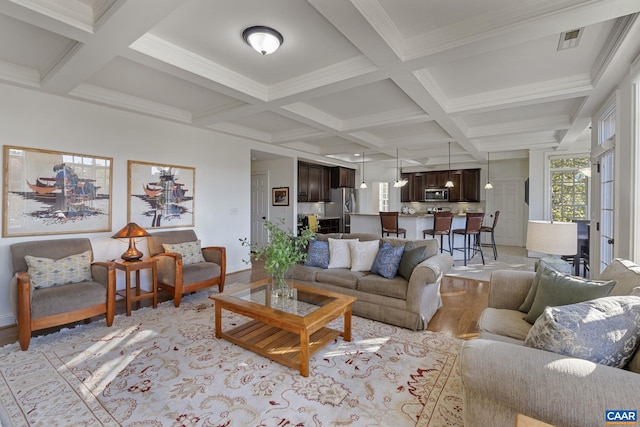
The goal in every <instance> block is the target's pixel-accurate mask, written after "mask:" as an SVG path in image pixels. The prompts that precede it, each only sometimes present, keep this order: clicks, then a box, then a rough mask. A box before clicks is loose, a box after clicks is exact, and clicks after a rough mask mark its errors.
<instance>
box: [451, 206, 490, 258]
mask: <svg viewBox="0 0 640 427" xmlns="http://www.w3.org/2000/svg"><path fill="white" fill-rule="evenodd" d="M482 220H484V212H467V222H466V223H465V226H464V229H462V228H458V229H455V230H453V231H452V232H453V234H454V241H455V235H456V234H459V235H461V236H463V238H464V246H463V247H462V248H453V249H454V250H456V251H464V265H467V250H469V254H470V255H471V250H473V251H474V254H475V251H476V250H478V251H480V256H482V265H484V253H483V252H482V245H481V244H480V238H479V237H480V227H482ZM471 236H473V246H471ZM469 258H473V255H471V256H470V257H469Z"/></svg>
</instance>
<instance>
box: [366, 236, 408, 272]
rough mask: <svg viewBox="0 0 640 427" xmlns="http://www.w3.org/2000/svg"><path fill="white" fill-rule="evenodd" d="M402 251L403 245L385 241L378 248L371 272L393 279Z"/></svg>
mask: <svg viewBox="0 0 640 427" xmlns="http://www.w3.org/2000/svg"><path fill="white" fill-rule="evenodd" d="M403 253H404V246H402V245H401V246H391V244H390V243H389V242H385V243H384V244H383V245H382V246H381V247H380V249H379V250H378V254H377V255H376V259H375V260H374V261H373V265H372V266H371V272H372V273H374V274H379V275H380V276H382V277H384V278H386V279H393V278H394V277H396V274H398V267H399V266H400V260H401V259H402V254H403Z"/></svg>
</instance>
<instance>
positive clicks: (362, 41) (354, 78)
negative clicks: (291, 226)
mask: <svg viewBox="0 0 640 427" xmlns="http://www.w3.org/2000/svg"><path fill="white" fill-rule="evenodd" d="M638 12H640V1H638V0H588V1H585V0H481V1H478V0H188V1H177V0H129V1H125V0H0V39H1V40H2V43H0V81H1V82H3V83H5V84H11V85H18V86H23V87H27V88H32V89H35V90H41V91H44V92H48V93H52V94H56V95H61V96H66V97H71V98H75V99H79V100H83V101H86V102H92V103H97V104H103V105H107V106H110V107H113V108H118V109H124V110H129V111H133V112H137V113H141V114H146V115H150V116H155V117H159V118H162V119H166V120H171V121H175V122H180V123H184V124H187V125H191V126H196V127H201V128H205V129H211V130H215V131H219V132H224V133H228V134H233V135H238V136H241V137H244V138H249V139H251V140H255V141H258V142H261V143H264V148H265V151H269V150H268V147H269V146H284V147H288V148H292V149H295V150H299V151H300V152H301V153H300V156H301V157H305V156H307V157H316V158H317V157H320V158H321V157H326V158H327V159H328V160H332V159H337V160H341V161H344V162H360V161H361V159H360V158H358V157H355V156H354V154H355V153H361V152H365V159H366V161H367V162H370V161H395V159H396V149H398V150H399V153H400V159H402V160H403V164H404V165H407V166H412V165H413V166H415V167H421V168H431V167H438V166H441V165H443V164H446V163H447V156H448V142H449V141H453V143H452V144H451V151H452V153H451V155H452V158H451V159H452V162H453V163H460V162H461V163H469V162H478V163H480V164H482V163H486V158H487V153H488V152H490V153H491V160H498V159H511V158H526V157H527V156H528V153H529V150H532V149H552V150H558V151H565V150H569V149H574V148H584V147H588V146H589V124H590V117H591V115H592V114H593V113H594V111H595V110H596V109H597V108H598V107H599V106H600V105H601V103H602V102H603V101H604V100H605V98H606V97H607V96H609V94H610V93H611V91H612V90H613V89H614V87H615V85H616V84H617V82H618V81H619V80H620V78H621V77H622V76H623V75H624V73H625V72H626V70H628V67H629V64H630V62H631V61H632V60H633V59H634V58H635V57H636V56H637V55H638V54H640V20H638V19H637V16H636V13H638ZM253 25H267V26H270V27H273V28H275V29H277V30H278V31H279V32H281V33H282V35H283V36H284V43H283V45H282V46H281V48H280V49H279V50H278V51H276V52H275V53H273V54H271V55H266V56H262V55H260V54H259V53H257V52H255V51H254V50H253V49H251V48H250V47H249V46H248V45H247V44H246V43H245V42H244V41H243V39H242V37H241V34H242V30H243V29H244V28H246V27H249V26H253ZM575 29H580V33H579V37H578V39H577V41H578V43H577V46H576V47H572V48H568V49H562V50H559V49H558V48H559V44H560V42H561V35H562V33H563V32H566V31H571V30H575ZM572 43H574V44H576V43H575V41H574V42H572ZM569 44H571V43H569ZM212 143H215V142H213V141H212Z"/></svg>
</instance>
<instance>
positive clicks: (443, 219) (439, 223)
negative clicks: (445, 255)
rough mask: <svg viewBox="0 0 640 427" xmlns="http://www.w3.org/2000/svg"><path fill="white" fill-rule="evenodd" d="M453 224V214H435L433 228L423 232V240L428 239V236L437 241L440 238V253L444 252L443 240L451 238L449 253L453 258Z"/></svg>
mask: <svg viewBox="0 0 640 427" xmlns="http://www.w3.org/2000/svg"><path fill="white" fill-rule="evenodd" d="M452 222H453V212H436V213H434V214H433V228H430V229H428V230H422V238H423V239H424V238H426V237H427V234H428V235H430V236H431V237H433V238H434V239H435V237H436V236H440V253H442V252H443V238H444V236H447V237H448V238H449V253H450V254H451V255H452V256H453V248H452V246H451V223H452Z"/></svg>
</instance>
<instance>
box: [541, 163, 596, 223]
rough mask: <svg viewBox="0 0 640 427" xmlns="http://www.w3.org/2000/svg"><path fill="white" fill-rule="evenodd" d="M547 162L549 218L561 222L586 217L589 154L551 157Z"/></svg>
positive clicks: (587, 210) (589, 169) (589, 167)
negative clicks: (549, 185)
mask: <svg viewBox="0 0 640 427" xmlns="http://www.w3.org/2000/svg"><path fill="white" fill-rule="evenodd" d="M549 163H550V164H549V166H550V169H549V170H550V173H551V218H552V219H553V220H554V221H562V222H571V221H573V220H576V219H588V212H589V206H588V203H589V197H588V196H589V177H588V173H590V171H591V163H590V160H589V156H588V155H585V156H576V157H558V158H551V159H550V160H549Z"/></svg>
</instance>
